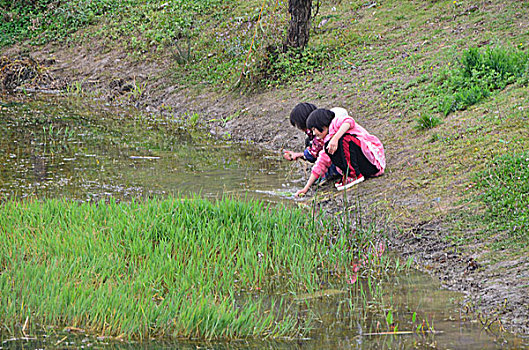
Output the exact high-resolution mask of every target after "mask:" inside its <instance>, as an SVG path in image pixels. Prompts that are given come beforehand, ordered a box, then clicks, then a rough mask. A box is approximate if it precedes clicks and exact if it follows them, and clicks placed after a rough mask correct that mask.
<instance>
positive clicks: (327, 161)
mask: <svg viewBox="0 0 529 350" xmlns="http://www.w3.org/2000/svg"><path fill="white" fill-rule="evenodd" d="M331 164H332V162H331V158H330V157H329V155H328V154H327V153H325V150H321V151H320V154H319V156H318V159H316V163H314V166H313V167H312V173H313V174H314V175H316V177H317V178H319V177H321V176H324V175H325V173H326V172H327V170H329V167H330V166H331Z"/></svg>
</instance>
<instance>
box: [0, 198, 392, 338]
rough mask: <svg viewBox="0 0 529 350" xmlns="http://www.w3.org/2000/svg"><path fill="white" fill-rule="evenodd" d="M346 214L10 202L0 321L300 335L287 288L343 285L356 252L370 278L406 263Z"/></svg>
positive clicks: (117, 331) (4, 217) (161, 202)
mask: <svg viewBox="0 0 529 350" xmlns="http://www.w3.org/2000/svg"><path fill="white" fill-rule="evenodd" d="M340 220H343V222H342V221H340V224H341V226H338V225H337V223H336V222H333V221H331V220H327V219H323V218H322V219H321V220H320V219H318V220H316V221H313V220H312V219H311V217H310V216H307V215H306V213H305V212H303V211H301V210H299V209H291V208H290V209H287V208H282V207H274V208H271V207H268V206H266V205H264V204H263V203H259V202H255V201H250V202H242V201H237V200H231V199H222V200H218V201H216V202H211V201H208V200H203V199H201V198H198V197H196V198H167V199H151V200H146V201H144V202H135V201H132V202H130V203H125V202H121V203H116V202H115V201H112V200H111V201H109V202H107V203H105V202H98V203H96V204H90V203H77V202H73V201H68V200H64V199H63V200H47V201H36V202H31V201H22V202H15V201H12V202H11V201H9V202H5V203H3V204H2V205H0V268H1V271H2V273H1V274H0V295H2V298H0V308H1V309H2V310H3V312H2V313H0V326H1V327H2V329H6V330H8V331H10V332H13V331H14V330H15V329H16V328H17V327H19V325H21V324H24V320H25V319H26V318H27V317H29V316H31V320H32V322H31V325H30V327H38V325H39V324H45V325H47V326H52V325H55V326H73V327H79V328H83V329H86V330H91V331H93V332H95V333H97V334H103V335H121V334H124V335H126V336H127V338H139V339H148V338H151V337H158V336H160V337H162V336H166V337H174V338H178V337H186V338H191V337H192V338H202V339H204V338H205V339H213V338H242V337H282V336H299V335H300V333H301V332H303V331H304V327H305V326H306V325H305V324H304V323H303V322H305V321H301V322H300V320H302V319H304V318H305V316H306V315H305V314H303V317H301V314H296V313H295V312H294V311H293V310H292V309H290V307H291V305H292V304H291V303H292V300H290V304H288V303H289V296H290V295H296V294H298V293H302V294H303V293H307V292H308V293H314V292H317V291H318V290H320V288H321V283H322V281H324V283H325V284H326V285H329V287H332V284H335V283H336V284H337V285H338V288H339V286H340V285H343V283H344V282H343V281H341V280H340V278H339V277H337V276H345V274H346V273H350V272H351V266H352V264H353V263H355V262H358V260H359V258H360V257H362V259H365V263H364V264H363V265H362V271H363V272H362V273H363V274H370V275H373V276H377V277H376V279H374V280H373V281H375V280H376V281H379V280H380V277H381V275H386V274H387V273H389V271H393V272H395V273H396V272H398V271H401V270H402V268H401V267H400V265H398V264H397V265H395V264H394V259H393V258H392V257H389V256H386V255H385V254H383V252H384V246H382V248H380V245H379V246H378V248H377V249H373V248H372V245H373V243H372V240H373V239H374V237H375V231H374V230H372V229H370V228H367V229H365V230H363V229H362V230H361V229H360V227H359V226H358V225H356V224H352V223H351V226H354V230H353V229H352V227H350V226H349V221H348V220H351V217H347V216H346V215H344V216H343V217H341V218H340ZM314 225H318V227H315V226H314ZM320 225H321V226H320ZM351 232H354V234H353V233H351ZM379 236H380V235H379V233H378V234H377V236H376V237H379ZM356 272H358V273H360V272H359V271H358V270H357V271H355V273H356ZM43 281H45V282H43ZM356 285H358V284H356ZM377 285H378V284H377ZM279 286H281V288H282V289H283V290H286V292H285V293H277V288H278V287H279ZM276 305H277V306H278V307H276ZM294 308H295V309H294V310H299V308H298V307H297V306H295V307H294ZM139 310H141V312H139ZM293 312H294V313H293ZM28 331H30V330H29V329H28Z"/></svg>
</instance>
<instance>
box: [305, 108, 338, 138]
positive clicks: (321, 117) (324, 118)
mask: <svg viewBox="0 0 529 350" xmlns="http://www.w3.org/2000/svg"><path fill="white" fill-rule="evenodd" d="M333 119H334V112H333V111H330V110H328V109H324V108H318V109H316V110H314V111H313V112H312V113H310V115H309V117H308V118H307V129H309V130H312V128H316V129H318V131H319V132H322V131H323V128H324V127H329V125H331V122H332V120H333Z"/></svg>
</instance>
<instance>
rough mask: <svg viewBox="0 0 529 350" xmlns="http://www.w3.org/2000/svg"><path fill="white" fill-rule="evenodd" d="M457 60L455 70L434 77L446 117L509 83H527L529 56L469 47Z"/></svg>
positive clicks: (494, 49)
mask: <svg viewBox="0 0 529 350" xmlns="http://www.w3.org/2000/svg"><path fill="white" fill-rule="evenodd" d="M459 61H460V62H459V65H458V66H456V67H455V68H454V69H449V70H444V71H441V72H440V73H439V74H438V75H437V77H436V80H437V81H438V84H439V87H438V89H437V92H438V94H439V95H440V97H439V99H438V101H439V102H438V104H439V108H438V110H439V112H441V113H443V114H444V115H445V116H446V115H448V114H450V113H451V112H454V111H457V110H463V109H466V108H467V107H469V106H472V105H474V104H476V103H478V102H480V101H481V100H483V99H485V98H487V97H489V96H490V94H491V93H492V92H494V91H495V90H502V89H504V88H505V87H506V86H507V85H508V84H513V83H518V84H519V85H521V86H527V83H528V82H529V53H527V52H524V51H519V50H517V49H506V48H503V47H489V48H487V49H485V50H480V49H478V48H477V47H471V48H469V49H468V50H466V51H464V52H463V53H462V55H461V57H460V58H459Z"/></svg>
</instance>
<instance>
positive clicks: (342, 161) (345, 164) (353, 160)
mask: <svg viewBox="0 0 529 350" xmlns="http://www.w3.org/2000/svg"><path fill="white" fill-rule="evenodd" d="M328 144H329V142H327V143H325V152H327V146H328ZM327 154H328V155H329V157H330V158H331V161H332V163H333V164H334V165H336V166H337V167H338V168H340V170H342V172H343V174H344V177H359V176H360V175H364V177H371V176H373V175H375V174H376V173H378V169H377V167H376V166H374V165H373V164H371V162H370V161H369V160H368V159H367V158H366V156H365V155H364V152H362V148H360V140H359V139H357V138H356V137H355V136H353V135H350V134H344V135H343V136H342V137H341V138H340V140H339V141H338V149H337V150H336V151H335V152H334V154H329V152H327Z"/></svg>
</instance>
